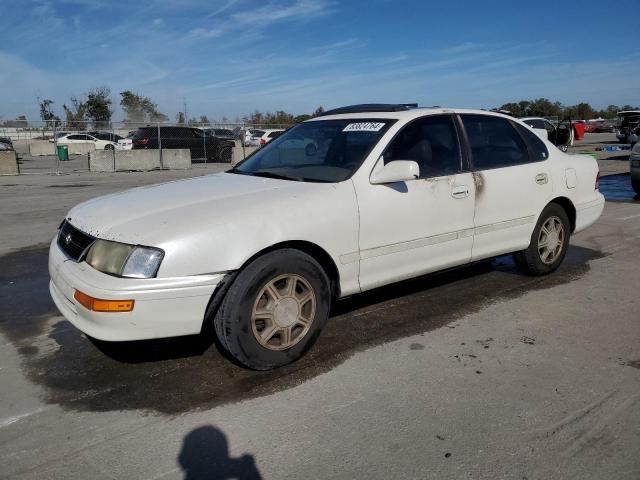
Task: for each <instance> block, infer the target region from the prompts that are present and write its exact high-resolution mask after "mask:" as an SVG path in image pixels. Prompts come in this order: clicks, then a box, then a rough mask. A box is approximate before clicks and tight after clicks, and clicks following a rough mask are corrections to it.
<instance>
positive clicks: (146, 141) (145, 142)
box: [133, 138, 149, 145]
mask: <svg viewBox="0 0 640 480" xmlns="http://www.w3.org/2000/svg"><path fill="white" fill-rule="evenodd" d="M133 143H134V144H135V145H148V144H149V139H148V138H140V139H138V140H134V141H133Z"/></svg>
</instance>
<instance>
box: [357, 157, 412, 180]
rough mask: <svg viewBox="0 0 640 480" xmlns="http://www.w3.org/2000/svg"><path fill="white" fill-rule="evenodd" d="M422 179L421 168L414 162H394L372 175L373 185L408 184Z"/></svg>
mask: <svg viewBox="0 0 640 480" xmlns="http://www.w3.org/2000/svg"><path fill="white" fill-rule="evenodd" d="M419 177H420V167H419V166H418V164H417V163H416V162H414V161H413V160H393V161H391V162H389V163H387V164H386V165H385V166H383V167H382V168H381V169H380V170H378V171H374V172H373V173H372V174H371V177H370V179H369V180H370V182H371V183H372V184H373V185H384V184H385V183H396V182H407V181H409V180H415V179H416V178H419Z"/></svg>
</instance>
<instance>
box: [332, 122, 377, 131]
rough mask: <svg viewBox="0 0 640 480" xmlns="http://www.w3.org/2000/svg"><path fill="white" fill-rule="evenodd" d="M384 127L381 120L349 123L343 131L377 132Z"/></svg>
mask: <svg viewBox="0 0 640 480" xmlns="http://www.w3.org/2000/svg"><path fill="white" fill-rule="evenodd" d="M382 127H384V123H383V122H361V123H350V124H349V125H347V126H346V127H344V129H343V130H342V131H343V132H378V131H380V129H381V128H382Z"/></svg>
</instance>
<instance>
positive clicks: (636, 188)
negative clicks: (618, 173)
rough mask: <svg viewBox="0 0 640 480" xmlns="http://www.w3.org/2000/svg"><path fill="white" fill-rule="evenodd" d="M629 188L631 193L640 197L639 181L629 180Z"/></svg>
mask: <svg viewBox="0 0 640 480" xmlns="http://www.w3.org/2000/svg"><path fill="white" fill-rule="evenodd" d="M631 188H633V191H634V192H636V193H637V194H638V195H640V180H631Z"/></svg>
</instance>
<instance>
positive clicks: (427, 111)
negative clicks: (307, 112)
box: [306, 107, 517, 122]
mask: <svg viewBox="0 0 640 480" xmlns="http://www.w3.org/2000/svg"><path fill="white" fill-rule="evenodd" d="M443 113H466V114H480V115H487V116H491V117H501V118H508V119H511V120H517V119H514V118H513V117H511V116H509V115H505V114H503V113H497V112H490V111H488V110H477V109H466V108H441V107H437V108H433V107H422V108H412V109H409V110H402V111H396V112H389V111H386V112H385V111H380V112H376V111H367V112H359V113H338V114H334V115H323V116H321V117H315V118H311V119H309V120H306V121H307V122H317V121H321V120H352V119H353V120H358V119H364V118H366V119H370V118H379V119H389V120H412V119H414V118H419V117H424V116H426V115H438V114H443Z"/></svg>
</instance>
